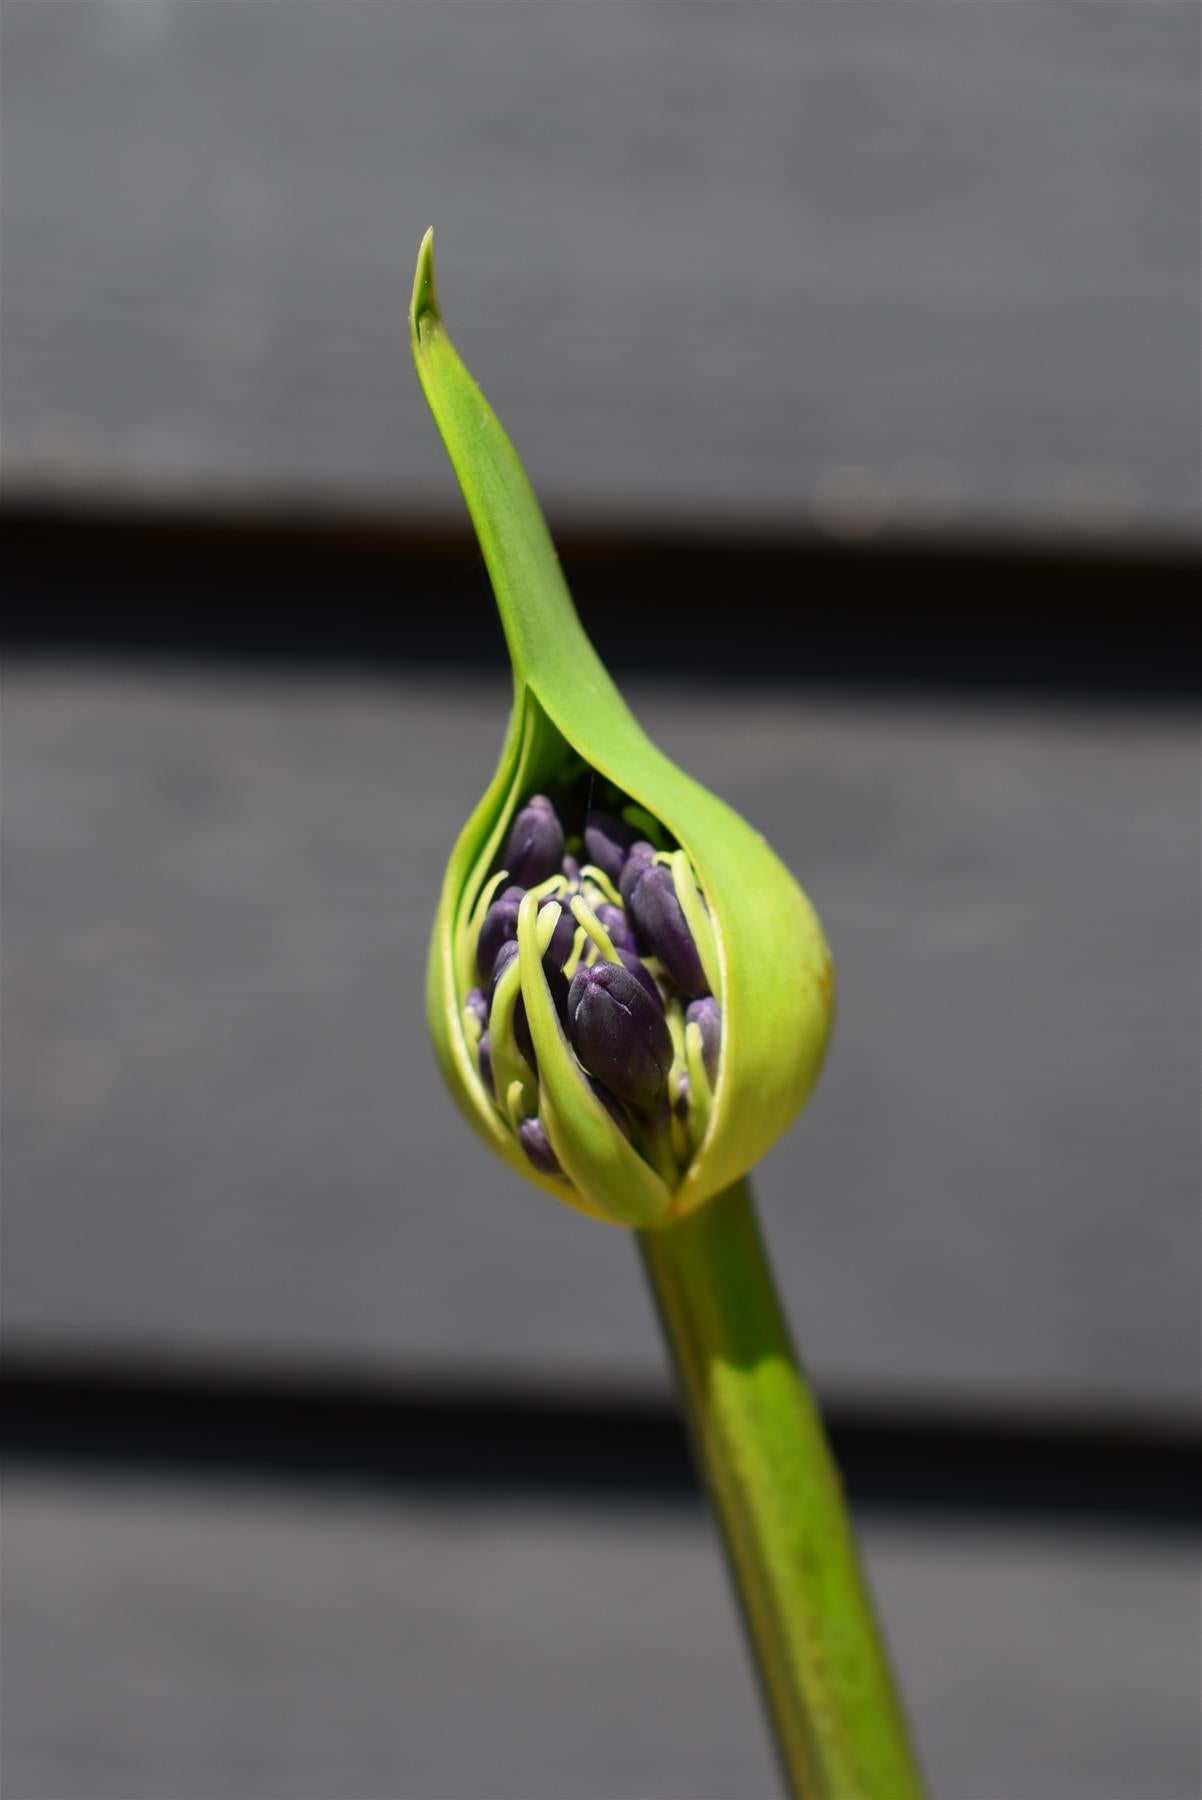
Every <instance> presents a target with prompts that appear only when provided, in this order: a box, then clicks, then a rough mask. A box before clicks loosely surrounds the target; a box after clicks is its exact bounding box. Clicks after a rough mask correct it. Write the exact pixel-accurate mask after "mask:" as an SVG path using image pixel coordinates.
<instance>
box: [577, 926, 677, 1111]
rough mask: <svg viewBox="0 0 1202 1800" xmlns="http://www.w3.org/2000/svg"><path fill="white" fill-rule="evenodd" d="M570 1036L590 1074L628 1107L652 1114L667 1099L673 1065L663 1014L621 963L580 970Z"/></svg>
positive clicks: (669, 1039) (670, 1039)
mask: <svg viewBox="0 0 1202 1800" xmlns="http://www.w3.org/2000/svg"><path fill="white" fill-rule="evenodd" d="M568 1037H569V1038H570V1039H571V1043H572V1048H573V1049H574V1050H575V1052H576V1054H577V1056H578V1057H579V1058H580V1061H581V1063H582V1064H583V1065H584V1067H585V1068H586V1069H587V1070H588V1072H589V1074H590V1075H593V1076H595V1077H596V1079H597V1080H598V1081H600V1082H602V1083H603V1084H604V1086H605V1087H607V1088H608V1089H609V1091H610V1093H611V1094H614V1095H615V1096H616V1097H617V1098H618V1099H619V1100H624V1101H625V1102H626V1104H627V1105H628V1106H633V1107H636V1108H638V1109H639V1110H640V1111H643V1112H647V1111H650V1109H651V1108H652V1107H654V1106H655V1105H656V1103H657V1102H658V1101H659V1100H660V1099H661V1098H662V1096H663V1093H664V1091H665V1089H666V1087H667V1084H668V1070H669V1068H670V1067H671V1063H672V1038H671V1035H670V1034H669V1031H668V1027H667V1024H666V1022H665V1020H664V1015H663V1009H662V1007H660V1008H657V1007H656V1006H655V1004H654V1003H653V1002H652V1001H651V1000H649V999H648V997H647V993H646V990H645V989H644V988H643V986H642V985H641V983H640V982H638V981H637V980H636V979H635V977H634V976H633V975H632V974H631V973H630V971H629V970H628V969H625V968H623V967H622V965H621V964H620V963H610V962H599V963H594V965H593V967H592V968H591V969H577V971H576V973H575V975H574V976H573V977H572V985H571V987H570V989H569V990H568Z"/></svg>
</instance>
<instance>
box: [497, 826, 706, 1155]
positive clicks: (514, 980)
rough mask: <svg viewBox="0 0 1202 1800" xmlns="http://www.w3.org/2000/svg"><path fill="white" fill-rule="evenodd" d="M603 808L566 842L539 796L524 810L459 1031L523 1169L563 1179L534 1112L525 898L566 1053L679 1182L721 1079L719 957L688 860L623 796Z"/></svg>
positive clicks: (620, 1125)
mask: <svg viewBox="0 0 1202 1800" xmlns="http://www.w3.org/2000/svg"><path fill="white" fill-rule="evenodd" d="M568 805H570V802H568V803H567V804H563V803H561V809H562V810H563V811H565V812H567V810H568ZM611 805H612V806H613V811H612V812H602V811H594V810H588V811H583V809H581V811H582V812H583V819H582V823H581V825H580V829H579V832H578V833H577V834H575V835H572V836H569V835H567V834H566V833H565V830H564V825H563V822H562V820H561V818H560V813H559V811H557V810H556V807H555V805H554V804H553V803H552V801H551V800H550V799H548V797H547V796H546V795H545V794H534V795H533V796H531V798H530V799H528V800H527V801H526V803H525V805H524V806H522V807H521V809H520V810H519V811H518V813H517V815H516V817H515V818H514V820H513V823H512V825H511V827H510V830H509V834H508V838H507V840H506V844H505V848H504V852H503V854H502V856H501V859H500V862H501V866H500V867H499V869H498V870H497V871H496V873H495V874H494V875H493V876H492V877H491V879H490V880H489V881H488V882H487V883H486V884H485V887H484V891H483V893H482V895H481V896H480V897H479V900H478V903H477V906H476V909H475V912H474V914H473V921H472V926H471V931H472V933H473V936H474V942H473V944H472V946H471V948H472V956H473V962H474V967H475V973H476V977H477V981H478V985H476V986H474V987H472V989H471V990H470V992H468V993H467V994H466V995H465V996H464V999H463V1007H462V1017H463V1024H464V1030H465V1033H466V1035H467V1039H468V1042H469V1044H470V1045H471V1046H472V1048H473V1051H474V1054H475V1058H476V1066H477V1069H478V1071H479V1076H480V1080H481V1082H482V1083H483V1085H484V1087H485V1089H486V1091H487V1092H488V1094H489V1096H490V1098H491V1100H492V1102H493V1104H494V1105H495V1106H496V1108H497V1110H498V1112H499V1113H500V1115H501V1117H502V1119H503V1120H504V1121H505V1123H506V1124H507V1126H508V1127H509V1128H510V1130H512V1132H513V1133H514V1135H515V1137H516V1139H517V1142H518V1143H519V1144H520V1145H521V1147H522V1149H523V1151H524V1152H525V1154H526V1156H527V1158H528V1159H529V1161H530V1163H531V1164H532V1165H533V1167H534V1168H535V1169H537V1170H538V1171H539V1172H540V1173H541V1174H544V1175H551V1176H559V1177H560V1179H566V1177H564V1176H563V1173H562V1171H561V1169H560V1167H559V1163H558V1160H557V1158H556V1155H555V1151H554V1148H553V1146H552V1144H551V1141H550V1139H549V1137H548V1134H547V1131H546V1128H545V1125H544V1123H543V1120H542V1119H541V1118H540V1117H539V1067H538V1058H537V1056H536V1053H535V1048H534V1043H533V1039H532V1036H531V1031H530V1024H529V1020H528V1018H527V1015H526V1005H525V1001H524V999H523V995H522V989H521V974H520V970H519V941H518V940H519V913H521V912H522V903H523V901H524V900H525V899H526V896H527V895H528V894H531V893H533V895H534V898H535V901H536V902H537V908H538V911H537V915H535V917H536V923H537V925H538V926H539V927H541V929H540V930H539V935H538V944H539V947H540V948H541V949H542V963H541V966H542V974H543V976H544V978H545V980H546V983H547V988H548V991H549V993H550V996H551V1000H552V1002H553V1004H554V1008H555V1012H556V1013H557V1015H558V1018H559V1022H560V1024H561V1026H562V1028H563V1040H564V1042H563V1050H564V1054H565V1055H567V1056H569V1057H571V1058H572V1059H573V1061H574V1069H575V1073H576V1075H577V1076H578V1078H579V1079H580V1081H581V1082H584V1083H587V1085H588V1087H589V1088H591V1090H592V1092H593V1094H594V1095H595V1096H596V1098H597V1099H598V1100H599V1101H600V1103H601V1105H602V1106H603V1107H604V1108H605V1111H606V1112H607V1113H608V1115H609V1117H610V1119H611V1120H612V1121H613V1124H614V1126H615V1127H616V1128H617V1129H618V1130H619V1131H621V1132H622V1134H623V1136H624V1137H626V1138H627V1139H628V1140H629V1142H630V1143H631V1144H632V1145H633V1146H634V1148H635V1149H636V1150H637V1151H638V1152H639V1153H640V1154H641V1155H642V1156H644V1157H645V1158H646V1160H647V1161H648V1162H649V1163H650V1164H651V1165H652V1167H653V1168H655V1169H656V1170H657V1171H658V1172H659V1173H660V1174H661V1175H662V1176H663V1177H664V1179H665V1180H666V1181H668V1183H669V1184H670V1186H672V1187H675V1185H676V1183H677V1182H678V1180H679V1178H680V1176H681V1174H682V1173H683V1171H684V1169H685V1168H686V1167H687V1166H688V1164H689V1162H690V1160H691V1158H692V1156H693V1154H694V1152H695V1151H696V1149H697V1148H698V1146H699V1145H700V1143H701V1141H702V1139H703V1138H704V1136H705V1132H706V1128H707V1126H708V1124H709V1118H710V1112H711V1109H712V1104H713V1094H714V1089H715V1086H716V1085H717V1080H718V1068H719V1062H720V1057H721V1045H722V1014H721V1008H720V1006H719V1004H718V1001H717V999H716V998H715V996H714V994H713V992H712V990H711V981H710V979H709V978H708V977H707V974H706V965H707V963H708V966H709V968H710V969H711V971H712V970H713V969H714V967H715V961H716V954H715V952H714V949H713V928H712V925H711V923H710V920H709V914H708V911H707V909H706V906H705V902H704V899H703V898H702V896H701V894H700V892H699V890H698V888H697V884H696V880H695V877H694V875H693V872H692V869H691V867H690V866H689V864H688V862H687V860H686V858H685V856H684V853H683V852H682V851H680V850H676V851H669V850H664V849H661V848H657V846H656V845H655V844H654V843H652V842H651V841H650V837H649V836H648V835H647V833H648V832H654V834H655V835H656V836H658V837H662V835H663V834H662V832H660V831H659V829H658V827H657V826H656V825H655V822H654V821H653V820H651V819H649V818H647V816H646V815H645V814H641V813H640V812H639V809H638V808H637V807H634V806H632V805H630V804H629V803H626V804H624V803H623V801H622V797H621V796H620V795H615V796H614V798H613V800H612V801H611ZM552 908H553V909H554V913H553V915H550V914H548V909H552ZM532 911H533V908H532V907H531V906H529V905H528V906H527V907H526V909H525V913H523V915H522V916H523V917H527V916H528V915H530V914H531V913H532ZM545 914H546V915H548V916H547V917H546V918H545V920H544V915H545ZM690 919H691V920H692V924H691V925H690ZM523 929H529V924H527V926H525V927H523ZM699 934H700V935H703V936H706V937H707V938H708V940H709V955H708V956H706V955H703V950H702V948H701V947H699V944H698V941H697V938H698V935H699ZM544 943H545V948H544V947H543V946H544ZM536 955H537V953H536ZM537 966H538V965H537V962H536V964H535V967H536V969H537ZM545 1047H546V1046H545V1041H544V1049H545Z"/></svg>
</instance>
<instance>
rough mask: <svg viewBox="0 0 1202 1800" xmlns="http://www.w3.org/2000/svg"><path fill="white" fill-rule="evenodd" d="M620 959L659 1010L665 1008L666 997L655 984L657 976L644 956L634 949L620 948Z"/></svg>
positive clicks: (661, 1010)
mask: <svg viewBox="0 0 1202 1800" xmlns="http://www.w3.org/2000/svg"><path fill="white" fill-rule="evenodd" d="M618 961H619V962H620V963H621V965H622V967H623V968H624V969H626V970H627V971H628V972H629V973H630V974H631V975H633V976H634V978H635V980H636V981H637V982H638V984H639V986H640V987H641V988H642V989H643V992H644V993H645V994H646V996H647V998H648V999H649V1000H653V1001H654V1002H655V1005H656V1008H657V1010H658V1011H659V1012H663V1010H664V997H663V995H662V994H661V993H660V991H659V989H658V988H657V987H656V985H655V976H654V975H653V974H652V973H651V971H650V969H649V968H648V967H647V965H646V963H645V962H644V961H643V959H642V957H641V956H639V955H638V953H637V952H636V951H634V950H623V949H619V950H618Z"/></svg>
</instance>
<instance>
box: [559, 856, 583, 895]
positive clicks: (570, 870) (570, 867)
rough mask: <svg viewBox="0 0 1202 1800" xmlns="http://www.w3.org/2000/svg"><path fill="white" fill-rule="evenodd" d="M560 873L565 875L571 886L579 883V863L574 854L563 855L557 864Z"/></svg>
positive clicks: (574, 886)
mask: <svg viewBox="0 0 1202 1800" xmlns="http://www.w3.org/2000/svg"><path fill="white" fill-rule="evenodd" d="M559 872H560V874H561V875H566V876H567V878H568V880H569V881H570V882H571V884H572V886H573V888H576V887H578V886H579V885H580V864H579V863H578V862H577V861H576V858H575V857H574V856H565V857H564V859H563V861H562V862H561V863H560V865H559Z"/></svg>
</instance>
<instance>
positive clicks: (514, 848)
mask: <svg viewBox="0 0 1202 1800" xmlns="http://www.w3.org/2000/svg"><path fill="white" fill-rule="evenodd" d="M562 861H563V826H562V825H561V824H560V823H559V820H558V818H557V817H556V813H555V808H554V807H553V806H552V804H551V802H550V801H549V800H548V799H547V796H546V795H545V794H535V795H533V797H532V798H531V799H529V800H527V802H526V804H525V806H523V808H522V810H521V812H520V813H519V814H518V815H517V817H516V819H515V820H514V821H513V824H512V825H511V826H510V829H509V837H508V839H507V841H506V844H505V854H504V856H503V857H502V858H501V862H502V866H503V867H504V868H506V869H508V871H509V879H510V881H516V882H517V883H518V884H519V886H521V887H524V888H528V887H537V886H538V884H539V882H540V881H546V880H547V879H548V877H549V876H551V875H556V874H558V873H559V868H560V864H561V863H562Z"/></svg>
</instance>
